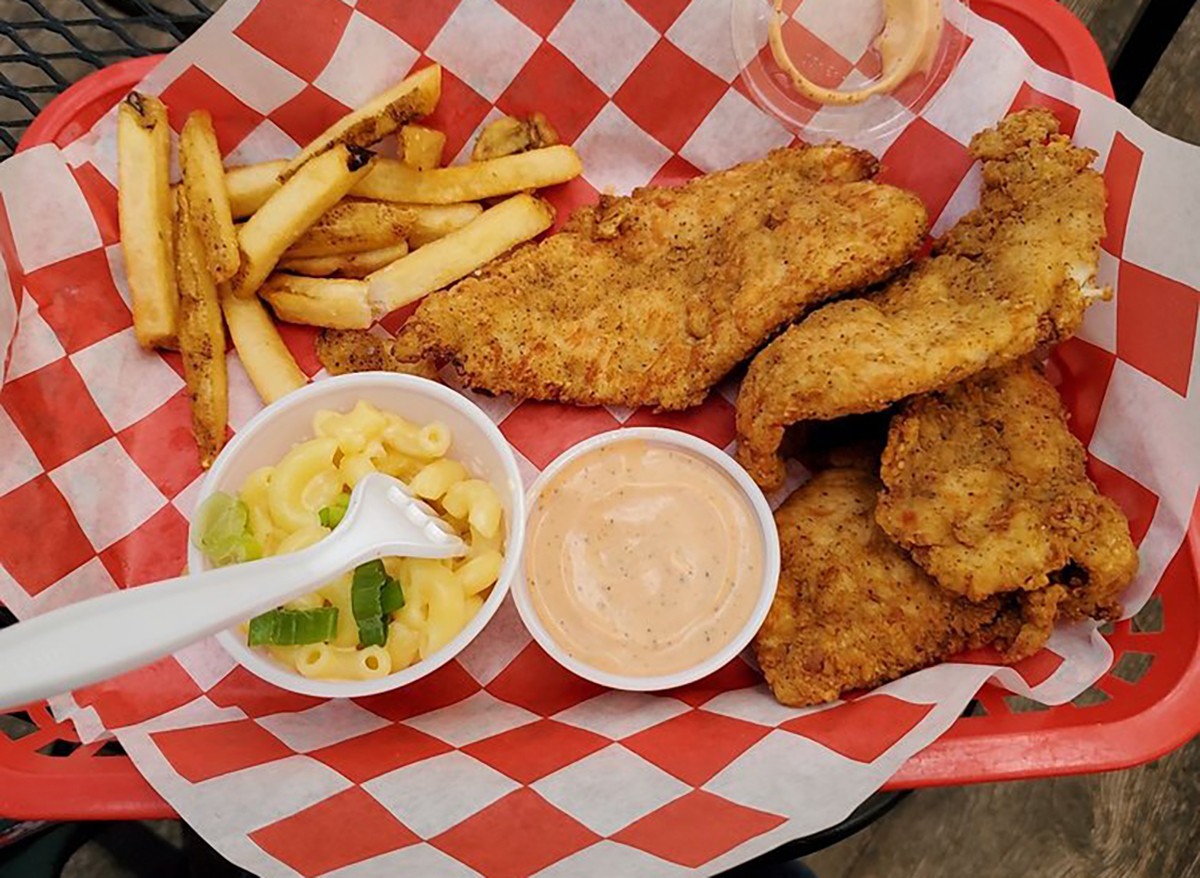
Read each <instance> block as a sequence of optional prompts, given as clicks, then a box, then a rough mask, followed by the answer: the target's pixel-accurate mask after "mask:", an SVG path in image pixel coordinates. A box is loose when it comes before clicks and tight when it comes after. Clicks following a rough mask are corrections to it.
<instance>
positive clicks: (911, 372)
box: [737, 110, 1108, 490]
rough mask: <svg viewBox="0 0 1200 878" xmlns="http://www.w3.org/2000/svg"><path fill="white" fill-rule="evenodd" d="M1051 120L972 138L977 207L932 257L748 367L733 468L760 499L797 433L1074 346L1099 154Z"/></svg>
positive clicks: (1091, 273)
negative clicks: (1067, 342) (742, 471)
mask: <svg viewBox="0 0 1200 878" xmlns="http://www.w3.org/2000/svg"><path fill="white" fill-rule="evenodd" d="M1058 131H1059V123H1058V120H1057V119H1056V118H1055V117H1054V116H1053V115H1052V114H1051V113H1049V112H1048V111H1046V110H1027V111H1023V112H1020V113H1016V114H1014V115H1012V116H1009V117H1008V118H1007V119H1005V120H1004V121H1003V122H1001V123H1000V125H999V126H998V127H997V128H995V129H992V130H989V131H985V132H983V133H981V134H978V135H976V137H975V138H974V140H973V141H972V143H971V154H972V155H973V156H974V157H975V158H977V159H980V160H982V162H983V192H982V196H981V201H980V206H979V208H978V209H977V210H975V211H974V212H972V213H970V214H968V215H967V216H966V217H964V218H963V219H962V220H961V221H960V222H959V223H958V225H956V226H955V227H954V228H952V229H951V230H950V232H949V233H947V234H946V235H945V236H944V237H943V238H942V239H941V240H940V241H938V242H937V243H936V245H935V247H934V249H933V254H932V256H931V257H930V258H928V259H925V260H923V261H921V262H919V263H918V264H917V265H915V266H913V267H912V268H910V269H909V270H907V271H905V272H903V273H902V274H901V275H900V276H898V277H897V278H896V279H895V280H893V281H891V282H890V283H889V284H887V285H886V286H885V287H884V288H883V289H882V290H880V291H878V292H876V293H874V294H872V295H869V296H867V297H865V298H860V299H849V300H844V301H840V302H834V303H833V304H830V305H826V306H825V307H823V308H820V309H819V310H817V311H815V312H814V313H812V314H811V315H809V316H808V317H807V318H806V319H805V320H804V321H803V322H801V323H799V324H798V325H796V326H793V327H791V328H790V329H788V330H787V331H786V332H784V333H783V334H782V335H781V336H780V337H779V338H777V339H776V340H775V341H774V342H772V343H771V344H770V345H768V346H767V347H766V348H765V349H764V350H763V351H762V352H761V353H760V354H759V355H758V356H757V357H756V358H755V359H754V361H753V362H752V363H751V365H750V369H749V371H748V374H747V377H746V380H745V382H744V383H743V384H742V388H741V392H740V395H739V397H738V403H737V409H738V411H737V423H738V436H739V450H738V460H739V461H740V462H741V463H742V465H743V466H745V467H746V468H747V469H748V470H749V471H750V473H751V475H753V476H754V478H755V480H756V481H757V482H758V483H759V484H760V485H761V486H763V488H765V489H768V490H770V489H774V488H777V487H778V486H779V485H780V484H782V481H783V477H784V468H783V460H782V458H781V456H780V454H779V449H780V444H781V443H782V441H783V438H784V430H785V428H786V427H787V426H788V425H789V424H793V423H796V422H802V421H811V420H830V419H833V418H840V417H843V416H845V415H850V414H861V413H865V412H872V411H880V410H882V409H885V408H887V407H888V406H890V405H892V404H893V403H895V402H898V401H899V400H902V399H904V398H906V397H908V396H912V395H914V394H917V393H925V392H928V391H931V390H936V389H938V388H942V387H947V386H949V385H951V384H954V383H955V382H958V381H962V380H964V379H965V378H968V377H970V376H971V375H974V374H976V373H978V372H980V371H982V370H984V369H989V368H995V367H998V366H1001V365H1003V364H1005V363H1009V362H1012V361H1013V360H1015V359H1017V358H1018V357H1022V356H1024V355H1025V354H1028V353H1030V352H1031V351H1033V350H1035V349H1036V348H1038V347H1040V346H1042V345H1047V344H1053V343H1057V342H1059V341H1062V340H1064V339H1066V338H1068V337H1070V336H1071V335H1073V334H1074V333H1075V331H1076V330H1077V329H1078V328H1079V325H1080V323H1081V321H1082V320H1083V314H1084V311H1085V310H1086V309H1087V306H1088V305H1089V304H1090V303H1091V302H1093V301H1095V300H1096V299H1098V298H1102V297H1104V296H1106V295H1107V294H1108V292H1107V291H1106V290H1100V289H1097V288H1096V287H1095V276H1096V269H1097V264H1098V260H1099V253H1100V250H1099V247H1100V240H1101V238H1102V237H1103V236H1104V210H1105V201H1106V196H1105V188H1104V180H1103V178H1102V177H1101V176H1100V175H1099V174H1098V173H1097V172H1096V171H1094V170H1092V168H1091V167H1090V166H1091V164H1092V162H1093V160H1094V159H1095V157H1096V154H1095V153H1094V152H1093V151H1092V150H1088V149H1080V148H1077V147H1075V146H1073V145H1072V144H1071V140H1070V138H1068V137H1066V136H1065V135H1062V134H1059V133H1058Z"/></svg>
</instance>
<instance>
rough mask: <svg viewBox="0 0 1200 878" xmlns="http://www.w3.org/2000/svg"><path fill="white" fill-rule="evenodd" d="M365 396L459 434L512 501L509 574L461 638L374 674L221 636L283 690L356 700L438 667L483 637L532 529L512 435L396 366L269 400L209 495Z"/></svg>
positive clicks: (475, 472)
mask: <svg viewBox="0 0 1200 878" xmlns="http://www.w3.org/2000/svg"><path fill="white" fill-rule="evenodd" d="M359 400H366V401H367V402H369V403H373V404H374V405H376V406H378V407H379V408H380V409H383V410H384V411H388V412H394V413H396V414H398V415H400V416H401V417H404V418H407V419H408V420H410V421H414V422H416V423H427V422H429V421H435V420H436V421H441V422H443V423H444V424H446V425H447V426H448V427H449V428H450V430H451V432H452V434H453V437H454V441H453V444H452V445H451V446H450V451H449V452H448V453H447V456H448V457H451V458H453V459H454V460H457V461H459V462H460V463H462V464H463V465H464V466H465V467H466V468H467V470H468V471H469V472H470V473H471V475H472V476H474V477H477V478H481V479H484V480H486V481H488V482H490V483H491V484H492V485H493V486H495V488H496V491H497V492H498V493H499V495H500V501H501V503H503V505H504V526H505V531H506V536H505V544H504V545H505V559H504V566H503V567H502V568H501V570H500V578H499V579H498V580H497V581H496V584H495V585H494V586H492V593H491V594H490V595H489V596H488V599H487V601H485V602H484V605H483V607H482V608H481V609H480V610H479V612H478V613H476V614H475V617H474V618H473V619H472V620H471V621H470V622H469V623H468V624H467V626H466V627H465V628H464V629H463V630H462V631H460V632H459V634H458V636H457V637H455V638H454V639H453V640H451V641H450V642H449V643H447V644H446V645H445V646H443V647H442V648H441V649H440V650H438V651H437V652H436V653H435V654H433V655H432V656H430V657H428V658H426V659H422V660H420V661H418V662H417V663H416V664H414V665H411V666H410V667H408V668H406V669H404V670H403V671H398V672H396V673H394V674H389V675H388V676H386V677H380V678H378V679H374V680H317V679H310V678H308V677H305V676H303V675H301V674H300V673H298V672H296V671H292V670H288V669H287V668H285V667H283V665H281V664H279V663H278V662H276V661H275V660H274V659H272V658H271V657H270V656H269V655H267V654H266V652H265V651H262V650H259V649H255V648H252V647H250V646H247V644H246V638H245V635H244V634H243V633H242V632H241V631H239V630H238V629H236V628H232V629H228V630H226V631H222V632H220V633H219V634H217V640H218V641H219V642H220V644H221V645H222V646H223V647H225V649H226V650H227V651H228V652H229V654H230V655H232V656H233V657H234V659H236V660H237V662H238V663H239V664H240V665H242V666H243V667H245V668H246V669H247V670H248V671H250V672H251V673H253V674H255V675H256V676H258V677H261V678H262V679H264V680H266V681H267V682H269V683H274V684H275V685H276V686H279V687H280V688H282V689H288V690H291V691H292V692H299V693H301V694H303V695H316V696H320V697H326V698H337V697H342V698H356V697H359V696H363V695H375V694H377V693H380V692H388V691H390V690H392V689H399V688H400V687H401V686H406V685H407V684H409V683H412V682H413V681H415V680H419V679H421V678H422V677H424V676H425V675H427V674H430V673H432V672H433V671H436V670H437V669H438V668H440V667H441V666H442V665H444V664H445V663H446V662H448V661H450V659H452V658H454V656H456V655H458V653H460V652H462V650H463V649H464V648H465V647H466V646H467V644H469V643H470V642H471V641H472V640H474V639H475V636H476V635H477V634H479V632H480V631H482V630H483V627H484V626H485V625H487V623H488V621H489V620H490V619H491V618H492V616H493V615H495V613H496V610H497V609H499V607H500V604H501V603H502V602H503V601H504V597H505V595H506V594H508V589H509V585H510V584H511V582H512V580H513V577H514V576H515V575H516V573H517V571H518V569H519V567H520V557H521V552H520V547H521V545H522V543H523V542H524V535H525V518H526V514H525V496H524V488H523V486H522V484H521V476H520V474H519V473H518V471H517V461H516V459H515V458H514V457H513V453H512V449H511V448H510V447H509V445H508V442H507V441H506V440H505V438H504V436H503V434H501V432H500V430H499V429H497V427H496V425H495V424H493V423H492V422H491V420H490V419H489V418H488V416H487V415H485V414H484V413H483V411H481V410H480V409H479V407H478V406H476V405H475V404H474V403H472V402H471V401H470V400H468V399H467V398H466V397H464V396H463V395H462V394H459V393H456V392H454V391H453V390H450V389H449V388H448V387H443V386H442V385H440V384H437V383H436V382H433V381H427V380H426V379H424V378H417V377H414V376H412V375H397V374H393V373H390V372H362V373H359V374H356V375H343V376H341V377H338V378H330V379H327V380H324V381H318V382H316V383H314V384H310V385H309V386H307V387H305V388H302V389H300V390H297V391H295V392H293V393H289V394H288V395H287V396H285V397H284V398H283V399H280V400H279V401H277V402H275V403H274V404H272V405H270V406H267V407H266V408H265V409H263V410H262V411H261V412H259V414H258V415H257V416H255V417H254V418H253V419H252V420H251V421H250V423H248V424H247V425H246V426H245V427H244V428H242V430H241V431H239V432H238V434H237V435H236V436H235V437H234V438H233V441H231V442H230V443H229V444H228V445H227V446H225V449H224V450H223V451H222V452H221V454H220V456H218V457H217V460H216V462H215V463H213V466H212V468H211V469H210V470H209V472H208V476H207V477H206V478H205V479H204V484H203V485H202V486H201V489H200V499H199V500H198V501H197V503H198V504H199V503H203V502H204V499H205V498H206V497H208V496H209V495H210V494H213V493H214V492H216V491H225V492H226V493H229V494H234V495H236V494H237V492H238V491H239V490H240V488H241V486H242V484H243V482H245V480H246V477H247V476H249V475H250V473H252V472H254V470H256V469H258V468H259V467H262V466H273V465H275V464H277V463H279V461H280V460H281V459H282V458H283V456H284V455H285V454H286V453H287V452H288V451H289V450H290V449H291V448H292V446H293V445H295V444H296V443H298V442H303V441H304V440H306V439H311V438H312V436H313V430H312V419H313V415H314V414H316V413H317V412H318V411H320V410H322V409H328V410H331V411H338V412H346V411H349V410H350V409H352V408H353V407H354V405H355V403H357V402H358V401H359ZM210 566H211V565H210V564H209V562H208V559H207V558H206V557H205V556H204V553H203V552H201V551H200V550H199V549H198V548H197V547H196V546H194V545H192V544H191V542H190V540H189V543H188V569H189V570H195V571H199V570H207V569H209V567H210Z"/></svg>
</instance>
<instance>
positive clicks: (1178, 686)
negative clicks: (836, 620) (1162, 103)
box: [0, 0, 1200, 820]
mask: <svg viewBox="0 0 1200 878" xmlns="http://www.w3.org/2000/svg"><path fill="white" fill-rule="evenodd" d="M972 6H973V8H974V9H975V11H977V12H979V13H980V14H982V15H983V16H985V17H987V18H990V19H992V20H994V21H996V22H998V23H999V24H1002V25H1003V26H1004V27H1006V28H1008V29H1009V30H1010V31H1011V32H1012V33H1013V34H1014V35H1015V36H1016V37H1017V38H1018V39H1020V41H1021V43H1022V45H1023V46H1024V47H1025V49H1026V51H1027V52H1029V53H1030V55H1031V56H1032V57H1033V58H1034V60H1036V61H1037V62H1038V63H1040V64H1041V65H1042V66H1044V67H1047V68H1049V69H1051V70H1055V71H1057V72H1059V73H1062V74H1064V75H1067V76H1070V77H1072V78H1073V79H1075V80H1077V81H1079V82H1082V83H1085V84H1087V85H1089V86H1091V87H1093V88H1096V89H1098V90H1100V91H1102V92H1104V93H1106V94H1108V95H1110V96H1111V95H1112V87H1111V84H1110V82H1109V79H1108V72H1107V69H1106V67H1105V64H1104V59H1103V57H1102V56H1101V54H1100V50H1099V48H1098V47H1097V46H1096V44H1095V42H1094V41H1093V40H1092V38H1091V35H1090V34H1089V33H1088V31H1087V29H1086V28H1084V26H1083V25H1082V24H1081V23H1080V22H1079V20H1078V19H1076V18H1075V17H1074V16H1073V15H1072V14H1071V13H1070V12H1069V11H1067V10H1066V9H1065V8H1064V7H1062V6H1060V5H1059V4H1058V3H1056V2H1055V0H973V3H972ZM157 61H158V58H155V57H150V58H138V59H135V60H132V61H127V62H124V63H121V64H117V65H114V66H112V67H109V68H107V69H105V70H102V71H99V72H97V73H95V74H93V75H92V76H90V77H88V78H87V79H85V80H83V81H82V82H79V83H78V84H76V85H75V86H73V87H72V88H70V89H69V90H67V91H66V92H64V93H63V94H62V95H61V96H60V97H58V98H57V99H56V100H55V101H54V102H53V103H52V104H50V105H49V106H48V107H47V108H46V109H45V110H44V111H43V112H42V113H41V115H40V116H38V118H37V119H36V120H34V122H33V124H32V125H30V127H29V129H28V131H26V133H25V136H24V138H23V139H22V141H21V144H20V147H19V148H29V147H31V146H35V145H38V144H43V143H50V142H54V143H57V144H58V145H60V146H65V145H66V144H68V143H70V142H71V141H73V140H75V139H76V138H77V137H79V136H80V135H82V134H83V133H84V132H85V131H87V130H88V128H90V126H91V125H92V124H93V123H94V122H95V121H96V120H97V119H98V118H100V117H101V116H102V115H103V114H104V113H105V112H107V111H108V109H109V108H111V107H112V106H113V105H114V104H116V102H117V101H118V100H120V99H121V97H122V96H123V95H124V94H125V93H126V92H127V91H128V90H129V88H131V87H132V86H133V85H134V84H135V83H137V82H138V81H139V80H140V79H141V78H142V77H143V76H145V75H146V73H148V72H149V70H150V69H151V68H152V67H153V65H154V64H155V63H157ZM1193 547H1197V548H1200V534H1197V533H1195V529H1194V528H1193V532H1192V537H1191V544H1190V545H1185V546H1184V548H1183V549H1182V550H1181V554H1180V557H1178V558H1177V559H1176V561H1175V563H1174V564H1173V565H1172V566H1171V568H1170V569H1169V570H1168V572H1167V574H1166V576H1165V577H1164V579H1163V582H1162V585H1161V586H1160V588H1159V592H1158V594H1157V595H1156V596H1155V598H1154V599H1153V600H1152V602H1151V604H1150V606H1148V607H1147V608H1146V610H1144V611H1143V612H1142V613H1141V614H1140V615H1139V616H1138V617H1137V618H1136V619H1133V620H1130V621H1126V622H1122V623H1120V624H1118V625H1116V626H1115V629H1114V630H1113V631H1112V633H1111V634H1110V636H1109V641H1110V643H1111V644H1112V647H1113V651H1114V653H1115V655H1116V662H1115V664H1114V666H1113V668H1112V670H1111V671H1110V672H1109V673H1108V674H1107V675H1105V677H1104V678H1103V679H1102V680H1100V681H1099V682H1098V683H1097V684H1096V686H1094V687H1092V688H1091V689H1089V690H1088V692H1086V693H1084V695H1083V696H1081V697H1080V698H1078V699H1076V701H1075V702H1074V703H1073V704H1068V705H1064V706H1061V707H1055V708H1046V707H1044V706H1042V705H1035V704H1033V703H1032V702H1028V701H1024V700H1023V699H1018V698H1016V697H1015V696H1012V695H1009V694H1008V693H1006V692H1005V691H1003V690H1001V689H998V688H995V687H991V686H988V687H985V688H984V690H983V691H982V692H980V693H979V696H978V700H977V702H976V704H977V706H978V707H977V709H976V710H974V711H972V713H973V714H974V715H971V716H966V717H963V718H962V719H960V720H959V721H958V722H957V723H956V724H955V725H954V726H953V727H952V728H951V729H950V731H949V732H948V733H947V734H946V735H945V736H944V737H942V738H941V739H940V740H938V741H937V742H936V743H935V744H933V745H932V746H930V747H929V748H927V749H926V750H924V751H923V752H921V753H920V754H918V755H917V756H916V757H914V758H913V759H911V760H910V761H909V762H908V763H907V764H906V765H905V766H904V768H903V769H902V770H901V771H900V773H899V774H898V775H897V776H896V777H895V778H893V780H892V781H891V783H890V787H892V788H906V787H920V786H934V785H945V784H962V783H975V782H980V781H993V780H1003V779H1012V778H1029V777H1044V776H1049V775H1061V774H1072V773H1080V772H1090V771H1103V770H1108V769H1115V768H1124V767H1128V766H1131V765H1136V764H1139V763H1142V762H1146V761H1148V760H1150V759H1154V758H1156V757H1158V756H1160V755H1162V754H1163V753H1166V752H1167V751H1169V750H1171V749H1173V748H1175V747H1177V746H1179V745H1180V744H1182V743H1183V742H1184V741H1186V740H1187V739H1188V738H1190V737H1191V736H1192V735H1193V734H1195V733H1196V731H1197V730H1200V708H1197V706H1196V705H1197V704H1200V589H1198V586H1197V582H1196V577H1195V575H1194V573H1193V571H1194V569H1195V567H1194V561H1195V558H1194V557H1193ZM1172 571H1174V574H1173V572H1172ZM26 716H27V719H28V722H27V723H23V724H21V725H22V726H23V732H19V733H16V734H17V736H16V737H12V734H13V733H11V732H10V733H9V734H5V733H3V732H2V731H0V790H3V794H4V795H3V800H4V803H3V804H4V809H5V811H6V812H8V813H6V814H5V816H8V817H21V818H27V819H57V820H66V819H101V818H103V819H133V818H160V817H172V816H175V815H174V812H173V811H172V810H171V807H170V806H169V805H168V804H167V803H166V802H164V801H163V800H162V799H161V798H160V797H159V796H158V795H157V794H156V793H155V792H154V791H153V790H152V789H151V788H150V786H149V785H148V784H147V783H146V781H145V780H143V779H142V777H141V776H140V775H139V774H138V773H137V771H136V769H135V768H134V767H133V764H132V763H131V762H130V760H129V759H128V758H127V757H125V756H124V755H122V754H121V753H120V751H119V749H114V748H113V746H112V745H104V744H101V743H94V744H88V745H82V746H81V745H79V743H78V738H77V737H76V736H75V733H74V730H73V728H72V726H71V725H70V724H69V723H55V722H54V720H53V719H52V717H51V716H50V713H49V711H48V710H47V709H46V707H45V706H44V705H39V706H37V707H35V708H33V709H31V710H30V711H28V712H27V714H26Z"/></svg>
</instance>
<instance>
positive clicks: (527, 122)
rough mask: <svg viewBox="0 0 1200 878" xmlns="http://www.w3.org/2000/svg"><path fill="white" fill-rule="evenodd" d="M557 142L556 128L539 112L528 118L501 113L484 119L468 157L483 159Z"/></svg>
mask: <svg viewBox="0 0 1200 878" xmlns="http://www.w3.org/2000/svg"><path fill="white" fill-rule="evenodd" d="M559 142H560V140H559V137H558V132H557V131H555V130H554V128H553V127H552V126H551V125H550V123H549V122H548V121H546V117H545V116H543V115H542V114H541V113H533V114H531V115H530V116H529V118H528V119H518V118H517V117H516V116H504V117H502V118H500V119H496V120H495V121H493V122H490V123H488V124H487V125H486V126H485V127H484V129H483V130H482V131H480V132H479V136H478V137H476V138H475V146H474V148H473V149H472V150H471V161H473V162H484V161H487V160H488V159H495V158H500V156H505V155H516V154H517V153H519V152H529V150H531V149H541V148H542V147H544V146H554V145H555V144H556V143H559Z"/></svg>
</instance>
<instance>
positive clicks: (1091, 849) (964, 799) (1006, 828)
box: [806, 739, 1200, 878]
mask: <svg viewBox="0 0 1200 878" xmlns="http://www.w3.org/2000/svg"><path fill="white" fill-rule="evenodd" d="M1197 813H1200V739H1196V740H1194V741H1192V743H1191V744H1189V745H1187V746H1186V747H1184V748H1182V749H1180V750H1177V751H1176V752H1175V753H1173V754H1171V755H1169V756H1166V757H1164V758H1163V759H1161V760H1159V761H1158V762H1154V763H1151V764H1150V765H1147V766H1143V767H1141V768H1135V769H1131V770H1128V771H1118V772H1112V773H1109V774H1103V775H1093V776H1082V777H1069V778H1056V779H1053V780H1041V781H1025V782H1018V783H1006V784H986V785H982V786H977V787H956V788H948V789H937V790H921V791H919V792H917V793H915V794H914V795H912V796H910V797H909V798H908V799H907V800H906V801H905V802H903V803H902V804H901V805H900V806H899V807H898V808H897V809H896V810H895V811H893V812H892V813H891V814H889V815H888V816H887V817H885V818H883V819H882V820H881V821H879V822H878V823H876V824H875V825H874V826H872V827H870V828H869V829H867V830H864V831H863V832H861V833H859V834H858V835H856V836H854V837H853V838H850V839H848V840H846V841H844V842H842V843H841V844H839V845H836V846H835V847H832V848H829V849H828V850H825V851H822V852H820V853H818V854H814V855H813V856H811V857H808V858H807V859H806V863H807V864H808V865H809V866H810V867H811V868H812V869H813V871H815V872H816V873H817V874H818V875H819V876H820V878H890V876H899V875H906V876H907V875H919V876H921V878H960V876H963V875H969V876H971V878H1012V876H1016V875H1019V876H1021V878H1110V876H1111V878H1168V876H1169V878H1197V876H1200V821H1198V820H1197V819H1196V815H1197Z"/></svg>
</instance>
